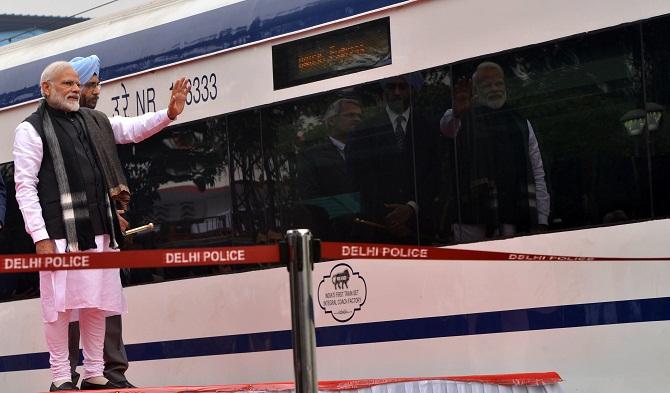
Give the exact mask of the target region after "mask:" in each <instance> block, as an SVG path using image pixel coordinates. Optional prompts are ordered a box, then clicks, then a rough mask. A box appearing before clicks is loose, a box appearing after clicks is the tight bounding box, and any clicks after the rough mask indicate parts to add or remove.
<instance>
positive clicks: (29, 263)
mask: <svg viewBox="0 0 670 393" xmlns="http://www.w3.org/2000/svg"><path fill="white" fill-rule="evenodd" d="M321 258H322V259H404V260H422V259H424V260H455V261H547V262H552V261H555V262H579V261H659V260H669V259H670V258H601V257H576V256H560V255H540V254H518V253H505V252H496V251H476V250H460V249H453V248H438V247H416V246H402V245H393V244H360V243H359V244H352V243H332V242H322V243H321ZM279 260H280V257H279V246H278V245H276V244H275V245H267V246H247V247H213V248H185V249H169V250H136V251H122V252H109V253H91V252H82V253H69V254H42V255H37V254H15V255H0V262H1V263H2V265H0V273H25V272H36V271H40V270H73V269H105V268H149V267H178V266H209V265H246V264H255V263H279Z"/></svg>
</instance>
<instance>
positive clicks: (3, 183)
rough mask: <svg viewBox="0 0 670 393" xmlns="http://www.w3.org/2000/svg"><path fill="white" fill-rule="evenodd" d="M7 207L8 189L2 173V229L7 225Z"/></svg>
mask: <svg viewBox="0 0 670 393" xmlns="http://www.w3.org/2000/svg"><path fill="white" fill-rule="evenodd" d="M5 209H7V190H6V188H5V181H4V180H3V179H2V176H1V175H0V231H1V230H2V227H3V226H5Z"/></svg>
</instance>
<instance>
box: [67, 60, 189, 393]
mask: <svg viewBox="0 0 670 393" xmlns="http://www.w3.org/2000/svg"><path fill="white" fill-rule="evenodd" d="M69 63H70V65H71V66H72V68H74V70H75V71H76V72H77V74H78V75H79V82H80V84H81V89H80V93H79V105H80V106H81V107H84V108H90V109H95V107H96V105H97V103H98V99H99V98H100V59H99V58H98V56H96V55H91V56H88V57H75V58H74V59H72V60H70V62H69ZM177 83H179V85H180V86H181V89H185V88H187V86H186V82H185V80H183V79H182V80H179V81H177V82H175V86H176V84H177ZM178 97H181V96H180V95H178V94H174V95H172V96H171V99H170V104H169V105H168V109H167V110H163V111H159V112H155V113H154V112H150V113H146V114H144V115H142V116H139V117H137V118H136V119H137V120H140V122H139V123H140V124H142V125H143V127H142V128H144V130H143V134H144V133H146V137H149V136H151V135H153V134H155V133H156V132H158V131H160V130H161V129H162V128H163V127H164V126H165V125H167V124H169V122H170V121H171V120H174V118H176V116H177V115H179V114H180V113H181V111H182V110H183V108H184V103H183V102H181V100H179V99H178ZM127 120H128V118H124V117H119V116H115V117H111V118H109V121H110V123H111V126H112V128H113V129H114V128H116V127H117V126H120V124H117V123H123V122H125V121H127ZM143 136H144V135H143ZM143 139H144V138H143ZM103 150H107V151H108V152H109V154H110V155H116V146H115V144H114V143H108V144H106V145H105V147H104V149H103ZM116 166H117V165H114V166H113V167H112V168H106V169H104V170H103V171H104V172H105V178H108V179H111V183H109V184H108V185H107V186H108V190H109V194H110V196H111V198H112V199H113V200H115V201H116V203H117V208H119V209H120V210H118V211H117V212H118V213H120V214H123V213H124V212H125V210H126V209H127V207H128V202H129V201H130V189H129V188H128V185H127V181H126V179H125V176H124V175H123V170H122V168H120V166H119V167H118V168H117V167H116ZM118 219H119V223H120V226H121V229H122V231H125V229H126V228H127V226H128V222H127V221H126V220H124V219H123V217H121V216H120V215H119V216H118ZM68 339H69V360H70V367H71V371H72V381H73V382H74V385H76V384H77V380H78V379H79V374H78V373H77V371H76V367H77V364H78V363H79V324H78V323H77V322H73V323H71V324H70V327H69V337H68ZM103 357H104V361H105V367H104V376H105V378H107V379H108V380H109V381H111V382H112V383H113V384H115V385H116V386H118V387H125V388H133V387H134V386H133V385H132V384H131V383H130V382H128V380H127V378H126V376H125V372H126V370H127V369H128V357H127V355H126V350H125V347H124V344H123V338H122V323H121V315H112V316H108V317H107V318H106V320H105V341H104V351H103ZM82 387H83V386H82Z"/></svg>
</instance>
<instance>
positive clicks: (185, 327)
mask: <svg viewBox="0 0 670 393" xmlns="http://www.w3.org/2000/svg"><path fill="white" fill-rule="evenodd" d="M271 3H272V2H267V1H255V0H247V1H232V0H228V1H225V0H219V1H206V0H202V1H159V2H155V3H150V4H148V5H146V6H143V7H139V8H136V9H132V10H129V11H127V12H124V13H121V14H117V15H113V16H109V17H104V18H100V19H94V20H90V21H87V22H83V23H80V24H77V25H73V26H70V27H67V28H65V29H61V30H58V31H55V32H52V33H48V34H45V35H42V36H39V37H35V38H31V39H28V40H25V41H22V42H18V43H15V44H12V45H9V46H7V47H4V48H0V58H1V59H2V65H0V68H2V69H1V70H0V75H3V78H5V75H16V73H17V72H19V71H17V70H26V72H28V71H29V72H30V75H29V76H28V77H27V80H32V82H34V84H35V85H36V84H37V80H38V78H39V72H40V70H41V68H43V66H44V65H46V64H47V63H48V62H49V61H52V60H57V59H64V60H68V59H69V58H71V57H74V56H77V55H82V56H85V55H88V54H90V53H96V54H97V55H98V56H99V57H100V58H101V59H102V62H103V67H104V66H105V63H106V64H109V65H110V67H111V66H112V65H113V66H115V67H116V68H114V70H115V71H114V73H115V74H114V75H113V76H112V77H111V78H105V81H104V84H103V87H102V95H101V99H100V104H99V108H98V109H100V110H102V111H103V112H105V113H107V114H109V115H110V116H112V115H122V114H125V115H127V116H135V115H137V114H141V113H143V112H145V111H148V110H153V109H160V108H163V107H165V106H166V104H167V99H168V97H169V96H168V91H169V87H170V83H171V82H172V81H173V80H174V79H176V78H177V77H179V76H182V75H185V76H188V77H189V78H191V79H194V78H199V79H200V80H201V81H203V80H204V79H207V84H208V89H209V90H208V91H207V92H206V93H205V92H204V89H201V91H200V92H199V93H198V94H201V96H200V98H201V99H200V100H198V102H197V103H196V102H195V100H194V101H193V102H192V104H191V105H189V106H188V107H187V109H186V111H185V112H184V114H183V115H182V116H181V117H180V118H179V120H178V123H177V125H178V124H185V123H189V122H192V121H196V120H199V119H204V118H208V117H212V116H217V115H223V114H226V113H234V112H239V111H243V110H247V109H249V108H255V107H262V106H266V105H269V104H272V103H277V102H284V101H287V100H290V99H294V98H297V97H306V96H310V95H314V94H319V93H321V92H324V91H331V90H336V89H341V88H347V87H349V86H353V85H358V84H362V83H366V82H370V81H376V80H380V79H383V78H386V77H391V76H394V75H400V74H405V73H409V72H414V71H418V70H424V69H428V68H431V67H437V66H441V65H444V64H448V63H454V62H459V61H463V60H466V59H470V58H475V57H480V56H484V55H487V54H490V53H498V52H503V51H508V50H512V49H514V48H520V47H526V46H529V45H535V44H541V43H545V42H550V41H555V40H560V39H564V38H566V37H570V36H573V35H577V34H582V33H585V32H590V31H596V30H600V29H606V28H611V27H613V26H619V25H626V24H630V23H636V22H640V21H644V20H649V19H651V18H655V17H660V16H664V15H668V14H670V2H667V1H661V0H641V1H638V2H636V3H631V2H630V1H627V0H593V1H590V2H584V1H577V0H563V1H554V0H546V1H542V2H537V1H532V0H510V1H506V2H499V3H495V2H490V1H485V0H464V1H451V0H417V1H392V0H388V1H369V2H367V1H362V2H361V1H358V2H357V1H353V2H346V1H344V2H341V1H340V2H338V1H337V0H333V1H329V0H313V1H298V0H289V1H286V2H283V1H282V2H279V3H282V4H281V5H277V4H274V5H272V6H270V4H271ZM338 3H340V4H338ZM342 3H347V4H346V6H344V7H342V8H343V9H345V11H343V13H344V14H337V13H333V15H337V16H335V17H333V18H332V19H329V17H328V16H327V15H330V14H328V13H327V12H326V11H328V10H331V7H332V8H333V9H340V6H341V5H342ZM363 3H368V4H363ZM227 10H229V11H227ZM217 12H218V13H217ZM245 12H246V14H245ZM227 15H229V16H230V17H229V18H228V19H225V17H226V16H227ZM236 15H245V17H246V18H247V19H248V20H254V19H258V20H260V21H265V20H273V19H274V20H279V19H281V18H282V17H284V18H287V19H286V20H283V22H282V23H278V26H284V28H285V30H282V29H281V28H278V29H277V32H278V33H276V34H274V35H266V36H263V35H262V34H259V35H258V36H254V35H253V34H249V35H248V36H247V37H246V38H244V39H240V41H239V42H233V43H232V44H226V45H229V47H227V48H222V47H217V46H216V45H212V48H213V49H212V50H211V51H209V49H207V48H203V47H199V46H198V45H194V46H193V48H196V49H197V50H198V51H201V52H202V53H198V54H197V56H195V57H188V55H185V54H184V51H185V50H186V49H184V48H189V43H188V42H182V41H179V40H180V39H181V37H182V36H184V35H185V33H183V30H180V29H191V30H192V31H197V30H198V29H202V30H203V31H207V28H208V27H207V25H206V24H207V23H214V21H215V20H219V23H220V24H221V28H222V29H225V28H229V29H233V30H234V29H235V28H236V27H238V26H237V25H236V24H235V23H238V22H239V23H240V26H242V25H244V23H246V22H244V21H238V20H236V19H235V18H234V17H235V16H236ZM249 15H252V16H251V17H249ZM214 16H216V17H217V18H219V19H214ZM298 16H300V17H301V18H304V19H302V20H301V21H300V23H297V22H296V21H295V20H291V18H292V17H298ZM384 17H389V18H390V19H389V20H390V31H391V44H392V51H393V62H392V64H390V65H388V66H384V67H379V68H374V69H370V70H366V71H363V72H358V73H352V74H348V75H343V76H338V77H334V78H329V79H324V80H320V81H316V82H312V83H306V84H303V85H299V86H295V87H290V88H286V89H279V90H275V89H274V88H273V69H272V47H273V46H275V45H278V44H281V43H285V42H291V41H294V40H297V39H300V38H304V37H310V36H313V35H316V34H319V33H323V32H328V31H333V30H337V29H340V28H343V27H347V26H353V25H356V24H360V23H363V22H367V21H372V20H377V19H380V18H384ZM293 22H296V23H293ZM226 23H228V24H227V25H226ZM260 24H261V25H262V23H260ZM286 26H289V27H286ZM151 29H157V30H153V31H158V32H163V33H164V34H171V35H172V37H174V39H175V42H174V47H175V48H177V49H179V48H181V49H184V50H183V51H182V52H179V50H177V49H175V51H176V52H175V53H178V54H177V55H175V57H174V58H175V59H176V61H171V60H170V59H169V56H167V55H166V57H165V58H168V60H165V58H161V57H160V56H154V55H157V54H156V53H149V52H147V53H144V52H141V51H143V50H147V51H148V50H150V48H151V47H152V44H151V42H149V43H147V42H142V43H140V42H138V41H136V40H137V37H143V38H146V37H153V36H150V35H149V36H143V35H141V34H142V33H143V32H149V31H152V30H151ZM133 34H136V35H135V36H134V35H133ZM137 34H139V35H137ZM205 43H206V44H205V45H209V44H208V43H207V41H205ZM135 45H137V46H135ZM161 45H162V43H161ZM136 48H143V49H141V50H138V49H136ZM101 50H107V51H105V52H100V51H101ZM115 51H118V53H115ZM152 56H154V57H152ZM117 59H122V60H119V61H118V62H117ZM147 59H149V60H147ZM125 61H128V63H123V64H122V62H125ZM146 64H149V65H148V66H147V65H146ZM124 70H127V71H124ZM668 72H670V71H668ZM205 77H206V78H205ZM214 81H215V82H214ZM31 86H32V85H29V86H28V85H27V86H24V87H26V88H28V87H31ZM17 90H20V89H17ZM26 91H29V89H28V90H26ZM9 93H12V92H9V91H0V95H3V100H4V101H3V103H2V104H3V105H2V106H3V107H2V108H0V124H2V128H1V129H0V138H1V139H0V141H1V143H0V163H9V162H11V161H13V158H12V141H13V130H14V127H15V126H16V125H17V124H18V123H19V122H20V121H22V119H24V118H25V117H26V116H27V115H28V114H29V113H31V111H32V110H33V109H34V108H35V106H36V102H37V97H35V94H34V91H33V92H26V93H25V94H24V96H23V97H22V96H21V94H18V93H16V94H9ZM194 94H195V92H194ZM203 94H204V95H205V97H206V98H208V99H207V100H204V99H202V97H203ZM124 95H128V97H129V100H128V101H127V102H124V100H125V98H124ZM124 110H125V111H124ZM122 112H123V113H122ZM666 176H667V174H666ZM668 233H670V220H668V219H656V220H650V221H643V222H637V223H627V224H622V225H615V226H607V227H597V228H585V229H575V230H566V231H562V232H556V233H546V234H537V235H532V236H523V237H516V238H511V239H504V240H495V241H488V242H481V243H473V244H468V245H455V246H454V247H457V248H467V249H477V250H491V251H503V252H523V253H537V254H551V255H575V256H596V257H616V258H642V257H651V258H659V260H657V261H612V262H547V261H490V262H488V261H476V262H473V261H388V260H386V261H385V260H355V259H351V260H342V261H330V262H323V263H319V264H317V265H316V267H315V269H314V275H313V277H314V291H315V294H314V296H315V299H317V298H319V299H320V297H319V295H320V294H319V293H318V291H319V284H320V283H321V282H322V281H323V285H326V286H327V285H333V283H332V282H329V279H330V278H331V277H332V275H333V274H336V273H337V272H339V271H340V270H341V269H343V268H344V267H343V266H342V265H340V264H344V265H346V267H347V268H348V269H349V271H350V272H352V274H353V273H355V274H354V275H353V276H352V278H351V280H353V277H355V278H357V279H363V280H364V282H365V285H364V286H363V287H362V288H364V289H361V290H360V292H359V296H363V295H364V299H363V300H364V303H360V308H359V309H358V310H356V311H355V312H354V313H353V315H352V316H351V318H349V319H348V320H346V321H341V320H338V318H336V317H335V316H334V315H333V314H332V313H329V312H327V311H326V310H325V307H323V308H322V307H316V308H315V317H316V325H317V344H318V348H317V362H318V377H319V379H320V380H343V379H362V378H391V377H430V376H449V375H482V374H506V373H523V372H544V371H555V372H557V373H559V374H560V375H561V377H562V378H563V379H564V382H563V383H562V384H561V385H562V387H563V389H564V391H566V392H605V391H607V392H630V391H646V392H664V391H666V390H667V386H669V385H670V377H669V376H668V372H667V370H668V368H669V367H670V356H669V354H670V343H669V342H668V340H667V339H666V338H667V335H668V333H670V286H669V285H668V283H669V282H670V264H669V263H668V260H667V257H670V246H668V241H667V234H668ZM663 258H666V260H663ZM336 266H340V267H338V268H335V267H336ZM362 292H365V293H364V294H362ZM125 294H126V296H127V299H128V304H129V308H130V311H129V314H128V315H127V316H125V317H124V340H125V342H126V345H127V351H128V354H129V357H130V360H131V367H130V369H129V371H128V376H129V379H130V380H131V381H133V382H134V383H137V384H139V385H141V386H163V385H206V384H236V383H255V382H271V381H287V380H292V378H293V368H292V360H291V336H290V328H291V317H290V304H289V302H290V300H289V286H288V273H287V271H286V269H285V268H282V267H275V268H269V269H264V270H255V271H247V272H243V273H235V274H225V275H216V276H209V277H199V278H189V279H183V280H177V281H171V282H163V283H153V284H147V285H140V286H133V287H129V288H126V289H125ZM322 300H323V299H320V302H321V301H322ZM38 302H39V300H38V299H29V300H20V301H11V302H5V303H0V330H2V331H3V332H4V334H3V335H2V337H3V338H2V345H0V385H2V386H12V390H11V391H13V392H17V393H22V392H35V391H40V390H43V389H44V385H45V381H48V380H49V370H48V362H47V359H48V354H47V352H46V347H45V343H44V339H43V332H42V324H41V321H40V312H39V304H38Z"/></svg>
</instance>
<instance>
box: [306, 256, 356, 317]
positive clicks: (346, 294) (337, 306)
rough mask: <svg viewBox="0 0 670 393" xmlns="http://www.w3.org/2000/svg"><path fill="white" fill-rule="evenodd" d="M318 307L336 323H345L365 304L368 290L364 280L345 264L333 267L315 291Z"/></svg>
mask: <svg viewBox="0 0 670 393" xmlns="http://www.w3.org/2000/svg"><path fill="white" fill-rule="evenodd" d="M317 296H318V298H319V306H321V308H322V309H323V311H325V312H326V313H327V314H331V315H332V316H333V318H335V320H336V321H338V322H346V321H348V320H350V319H351V318H353V317H354V314H355V313H356V311H358V310H360V309H361V307H363V304H365V299H366V298H367V296H368V289H367V285H366V283H365V279H364V278H363V277H361V275H360V273H358V272H354V271H353V269H352V268H351V266H349V265H347V264H346V263H340V264H337V265H335V266H334V267H333V268H332V269H331V270H330V274H329V275H327V276H324V277H323V279H322V280H321V282H320V283H319V289H318V291H317Z"/></svg>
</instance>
